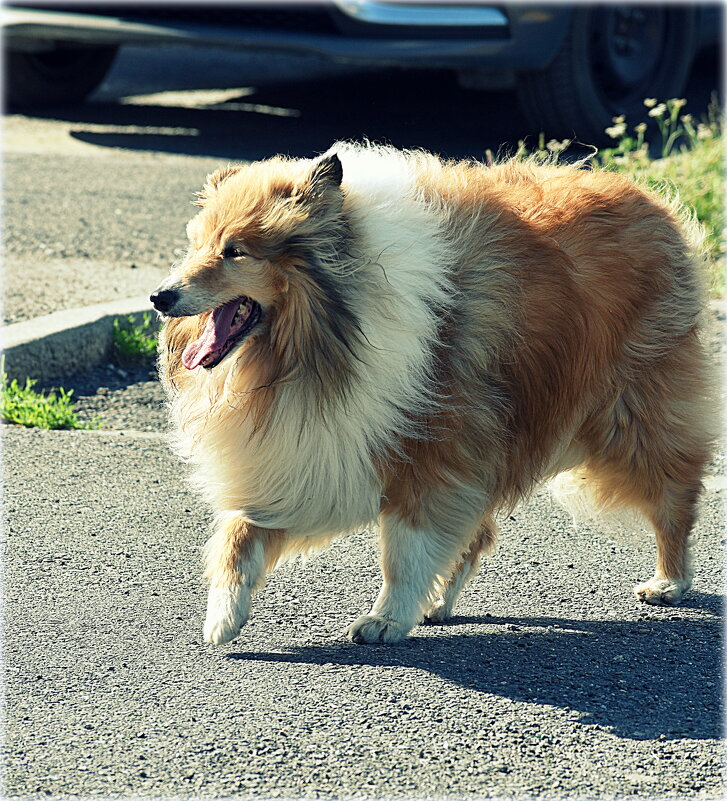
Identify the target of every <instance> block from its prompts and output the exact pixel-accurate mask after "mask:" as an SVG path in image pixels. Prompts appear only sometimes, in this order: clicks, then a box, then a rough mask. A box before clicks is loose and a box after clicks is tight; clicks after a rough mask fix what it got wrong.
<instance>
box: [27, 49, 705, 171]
mask: <svg viewBox="0 0 727 801" xmlns="http://www.w3.org/2000/svg"><path fill="white" fill-rule="evenodd" d="M181 57H182V56H179V55H177V56H175V58H181ZM157 58H158V59H159V61H158V62H150V63H151V64H152V66H153V64H154V63H158V64H159V67H160V69H161V68H165V69H168V67H169V65H168V64H167V63H166V62H165V61H164V59H168V58H171V57H169V56H164V55H163V54H162V55H160V56H157ZM187 58H188V59H189V58H193V54H192V55H188V56H187ZM715 63H716V61H715V56H714V54H710V53H707V54H705V55H703V56H702V57H700V59H698V60H697V62H695V66H694V69H693V74H692V78H691V80H690V84H689V86H688V88H687V91H686V93H685V94H686V96H687V97H688V98H689V104H688V107H687V109H686V110H688V111H690V112H691V113H692V114H693V115H694V116H695V117H699V116H700V115H702V114H703V113H705V112H706V109H707V105H708V103H709V99H710V96H711V94H712V92H713V90H714V89H719V88H720V79H719V72H720V71H719V69H716V68H715ZM202 75H204V72H203V73H202ZM172 77H173V76H170V77H169V79H168V80H172ZM193 77H194V78H195V80H193V81H192V77H190V78H189V81H191V83H190V84H189V85H190V87H192V89H193V91H200V90H202V89H203V87H204V81H203V80H200V77H199V76H198V75H196V74H195V75H194V76H193ZM253 79H254V76H253ZM178 84H179V81H177V83H174V86H177V85H178ZM180 85H181V84H180ZM215 87H216V89H219V88H220V84H219V83H218V84H215ZM237 87H238V88H239V83H238V84H237ZM182 91H184V90H182ZM233 91H234V89H233ZM100 97H101V98H102V99H101V100H100V101H96V102H89V103H86V104H85V105H81V106H75V107H63V108H55V109H43V110H40V109H36V110H28V111H26V112H25V113H26V114H27V115H28V116H35V117H36V118H38V119H43V118H45V119H55V120H60V121H64V122H67V123H70V124H71V129H70V136H71V137H73V138H74V139H76V140H79V141H82V142H85V143H88V144H92V145H96V146H99V147H105V148H124V149H128V150H143V151H154V152H162V153H176V154H186V155H200V156H202V155H203V156H211V157H217V158H222V159H231V160H235V159H240V160H248V159H249V160H253V159H259V158H265V157H268V156H271V155H273V154H276V153H283V154H291V155H296V156H313V155H315V154H317V153H320V152H322V151H323V150H325V149H327V147H328V146H329V145H330V144H331V143H332V142H334V141H336V140H338V139H355V140H361V139H369V140H371V141H376V142H385V143H389V144H392V145H395V146H396V147H421V148H425V149H427V150H431V151H434V152H437V153H439V154H441V155H443V156H445V157H452V158H465V157H473V156H474V157H476V158H482V157H483V156H484V155H485V151H486V150H491V151H492V152H493V153H498V152H499V151H501V149H504V152H513V151H514V150H515V149H516V148H517V143H518V141H519V140H521V139H525V140H527V142H528V144H529V146H531V147H536V146H537V144H538V133H539V132H538V131H537V130H533V128H532V126H531V125H529V124H528V122H527V121H526V120H525V118H524V117H523V116H522V114H521V112H520V110H519V108H518V104H517V98H516V95H515V93H514V92H513V91H499V92H494V91H489V92H487V91H477V90H473V89H467V88H464V87H462V86H461V85H460V84H459V83H458V81H457V79H456V77H455V75H454V73H452V72H449V71H443V70H416V71H408V70H403V69H396V68H389V69H369V70H364V71H355V70H352V71H351V72H350V73H343V74H334V75H322V76H321V75H318V76H315V75H312V76H306V75H305V74H302V75H297V76H296V75H291V76H287V75H286V76H285V77H277V78H273V79H272V80H271V79H261V80H259V81H257V83H253V85H251V86H248V87H245V88H244V89H243V90H242V92H241V93H240V94H239V95H234V94H231V95H226V96H225V98H224V100H223V101H221V102H213V103H210V104H209V105H203V106H197V107H192V108H190V107H187V106H182V105H174V100H173V99H172V100H171V101H167V102H166V103H165V104H161V103H159V104H155V103H154V98H155V97H156V95H152V96H151V97H150V98H149V99H148V100H144V101H143V103H144V104H143V105H142V104H135V103H130V102H124V100H123V97H121V96H119V97H115V96H114V95H113V94H110V95H109V94H108V93H106V94H104V93H101V95H100ZM103 98H105V99H103ZM546 138H547V137H546ZM582 144H583V147H576V146H573V147H572V148H571V154H572V156H573V157H574V158H577V157H580V156H583V155H585V154H587V153H588V152H590V151H591V150H592V149H591V148H589V147H586V145H588V143H582Z"/></svg>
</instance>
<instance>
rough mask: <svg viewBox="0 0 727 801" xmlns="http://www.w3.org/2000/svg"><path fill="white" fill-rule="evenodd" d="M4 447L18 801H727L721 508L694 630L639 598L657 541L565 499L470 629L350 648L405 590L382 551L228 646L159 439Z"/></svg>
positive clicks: (197, 537)
mask: <svg viewBox="0 0 727 801" xmlns="http://www.w3.org/2000/svg"><path fill="white" fill-rule="evenodd" d="M4 445H5V460H4V466H5V475H6V482H7V483H6V487H5V504H4V506H5V514H6V515H7V518H8V520H7V527H6V532H7V534H6V545H5V551H6V553H5V560H6V567H5V576H4V583H5V640H4V651H5V677H6V687H5V690H6V713H5V714H6V726H5V792H4V795H5V797H8V798H16V797H17V798H20V797H40V796H44V795H52V796H58V797H64V798H65V797H71V796H74V797H77V796H79V795H80V796H83V797H88V796H104V797H108V796H123V797H127V796H128V797H140V796H144V797H152V796H154V797H165V798H168V797H195V798H212V797H230V796H236V797H241V798H253V797H261V796H262V797H278V796H282V797H297V798H300V797H303V798H319V797H320V798H334V797H335V798H381V797H386V798H389V797H391V798H399V797H400V798H406V797H418V798H475V797H477V798H482V797H500V796H502V797H511V798H532V797H535V796H538V797H544V798H557V797H563V796H571V797H588V798H614V799H615V798H624V799H627V798H654V797H670V798H719V797H722V792H723V786H722V779H721V766H722V760H723V751H722V746H721V744H720V740H719V737H720V723H721V715H720V683H721V647H720V643H721V615H722V606H721V596H720V593H721V591H722V580H721V553H722V545H723V517H722V498H721V492H719V491H715V490H713V491H710V492H709V493H708V494H707V496H706V498H705V501H704V504H703V509H702V519H701V523H700V525H699V531H698V535H697V558H696V567H697V580H696V583H695V588H694V590H693V592H692V593H691V594H690V596H689V597H688V599H687V600H686V602H685V604H684V605H682V606H680V607H679V608H664V609H661V608H646V607H643V606H640V605H639V604H638V603H637V602H636V601H635V599H634V598H633V597H632V596H631V585H633V584H634V583H635V582H637V581H639V580H641V579H643V578H645V577H647V576H648V575H650V573H651V568H652V559H653V541H651V540H649V539H648V538H647V539H646V540H645V541H644V542H642V543H640V544H639V543H637V541H636V540H633V541H632V540H631V539H630V538H627V539H613V538H609V537H608V536H604V535H602V534H599V533H596V532H594V531H593V530H591V529H589V528H581V529H579V530H574V529H573V527H572V526H571V524H570V522H569V520H568V519H567V517H566V516H565V515H564V514H562V513H561V512H560V511H559V510H558V509H557V508H555V507H554V506H553V505H552V503H551V502H550V501H549V500H548V498H547V497H546V496H544V495H540V496H538V497H537V498H536V499H535V500H534V501H533V502H531V504H529V505H528V506H527V507H525V508H521V509H518V510H517V511H516V512H515V514H514V515H513V517H511V518H510V519H508V520H505V521H503V535H502V545H501V548H500V549H499V552H498V554H497V555H496V556H495V557H494V558H493V559H492V560H490V562H489V563H488V565H487V568H486V570H485V571H484V572H483V574H482V575H481V576H480V577H478V578H477V580H476V581H475V582H474V583H473V585H471V587H470V588H469V589H468V591H467V592H466V593H465V596H464V598H463V600H462V604H461V606H460V608H459V615H458V617H457V618H456V619H455V620H454V622H453V624H452V625H449V626H446V627H440V626H431V627H419V628H417V629H415V631H414V633H413V636H412V638H411V639H410V640H408V641H407V642H406V643H405V644H403V645H401V646H398V647H382V646H355V645H352V644H348V643H346V642H344V641H343V638H342V634H341V632H342V630H343V629H344V627H345V626H346V624H347V623H348V622H349V621H350V620H351V619H352V618H353V617H355V616H356V615H357V614H359V613H360V612H361V611H362V610H364V609H366V608H367V606H368V604H370V603H371V601H372V600H373V598H374V597H375V594H376V590H377V586H378V581H379V577H378V570H377V568H376V555H375V548H374V544H373V541H372V537H371V536H370V535H368V534H366V533H362V534H360V535H356V536H353V537H351V538H349V539H346V540H342V541H339V542H337V543H336V544H335V545H334V546H333V547H332V548H331V549H330V550H329V551H327V552H325V553H324V554H322V555H321V556H320V557H318V558H316V559H314V560H311V561H309V562H308V563H306V564H303V565H294V566H289V567H286V568H283V569H282V570H281V571H279V572H278V573H277V574H276V575H275V576H274V577H273V578H272V579H271V580H270V582H269V584H268V586H267V588H266V589H265V590H264V592H263V593H262V594H261V595H260V596H259V597H258V598H257V601H256V603H255V607H254V617H253V620H252V621H251V623H250V624H249V626H248V627H247V628H246V629H245V630H244V632H243V634H242V636H241V638H240V639H238V640H237V641H235V642H233V643H231V644H229V645H226V646H222V647H219V648H215V647H212V646H207V645H204V644H203V643H202V641H201V636H200V632H201V625H202V615H203V609H204V600H205V589H204V586H203V583H202V581H201V579H200V565H199V560H200V548H201V545H202V543H203V540H204V539H205V536H206V529H207V525H208V522H209V514H208V512H207V510H206V509H204V508H203V507H202V506H200V504H199V502H198V501H197V499H196V497H194V496H192V495H191V494H189V492H188V490H187V488H186V486H185V482H184V480H183V471H182V469H181V468H180V466H179V465H178V464H177V462H176V461H175V460H174V459H173V458H172V457H171V456H170V454H169V453H168V450H167V447H166V445H165V443H164V442H163V441H162V440H161V439H160V438H159V437H157V436H155V435H152V434H147V435H143V434H138V435H129V434H126V435H122V434H103V433H100V434H99V433H85V432H41V431H31V430H24V429H17V428H7V429H6V430H5V440H4ZM39 465H46V466H47V465H53V469H47V468H45V469H43V480H42V481H39V480H38V466H39Z"/></svg>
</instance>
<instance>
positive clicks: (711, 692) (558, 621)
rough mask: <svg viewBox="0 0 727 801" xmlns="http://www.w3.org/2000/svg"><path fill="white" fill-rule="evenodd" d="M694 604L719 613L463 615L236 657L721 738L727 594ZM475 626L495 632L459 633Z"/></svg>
mask: <svg viewBox="0 0 727 801" xmlns="http://www.w3.org/2000/svg"><path fill="white" fill-rule="evenodd" d="M692 605H696V606H699V607H700V608H702V609H708V610H710V611H714V612H715V616H714V617H712V618H710V619H708V620H706V621H700V622H695V621H693V620H685V619H683V618H681V617H680V616H679V615H678V608H676V609H675V610H674V614H673V615H670V616H669V617H668V618H664V619H661V620H656V621H655V620H639V621H616V620H600V621H592V620H588V621H586V620H575V619H567V618H562V617H497V618H496V617H489V616H488V617H467V618H464V617H460V618H454V619H453V621H452V623H450V624H449V625H448V626H447V627H446V628H445V627H437V628H439V629H440V631H441V632H442V633H441V634H439V633H437V634H436V635H435V636H428V637H417V630H416V629H415V630H414V634H413V636H412V637H410V638H409V639H408V640H406V641H404V642H403V643H401V644H400V645H396V646H383V645H369V646H364V645H353V644H350V643H340V644H339V643H336V644H332V645H327V646H320V647H311V646H308V647H300V648H291V649H290V650H289V651H288V652H285V653H254V652H234V653H230V654H228V658H229V659H233V660H240V661H242V662H246V661H258V662H259V661H264V662H278V663H279V662H288V663H308V664H323V663H333V664H338V665H370V666H387V667H403V668H412V669H416V670H424V671H428V672H429V673H432V674H434V675H436V676H438V677H439V678H441V679H443V680H444V681H447V682H450V683H452V684H455V685H458V686H460V687H463V688H466V689H468V690H474V691H477V692H482V693H487V694H493V695H499V696H503V697H507V698H510V699H512V700H515V701H522V702H527V703H536V704H546V705H552V706H555V707H560V708H564V709H569V710H573V711H577V712H579V713H581V714H582V715H583V717H582V718H581V720H580V723H581V724H591V725H593V724H595V725H599V726H604V727H607V728H609V729H610V730H611V731H612V732H613V733H614V734H616V735H618V736H620V737H624V738H628V739H634V740H656V739H668V740H670V739H673V740H680V739H685V738H688V739H715V738H719V737H720V736H721V720H722V714H721V696H720V687H721V683H722V682H721V675H722V655H721V642H722V623H721V619H720V617H719V616H718V612H719V611H721V605H722V598H721V596H717V595H709V594H695V596H694V597H693V598H692ZM677 618H678V619H677ZM465 624H469V625H471V624H476V625H487V626H488V627H489V628H490V631H488V633H484V634H459V635H458V634H457V633H456V630H457V627H458V625H465ZM493 626H495V627H496V628H495V629H494V630H492V628H491V627H493ZM450 632H451V633H450Z"/></svg>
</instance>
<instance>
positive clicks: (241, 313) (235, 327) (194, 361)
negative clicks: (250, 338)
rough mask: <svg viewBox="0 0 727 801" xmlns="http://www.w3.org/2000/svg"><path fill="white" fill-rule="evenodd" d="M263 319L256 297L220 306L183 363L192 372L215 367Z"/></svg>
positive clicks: (189, 347)
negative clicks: (200, 368) (198, 368)
mask: <svg viewBox="0 0 727 801" xmlns="http://www.w3.org/2000/svg"><path fill="white" fill-rule="evenodd" d="M261 317H262V309H261V308H260V304H259V303H256V302H255V301H254V300H253V299H252V298H246V297H244V296H243V297H239V298H235V300H231V301H230V302H229V303H225V304H223V305H222V306H218V307H217V308H216V309H215V310H214V311H213V312H212V314H210V316H209V318H208V320H207V325H205V328H204V331H203V332H202V336H201V337H200V338H199V339H196V340H195V341H194V342H192V343H191V344H189V345H187V347H186V348H185V349H184V353H182V364H183V365H184V366H185V367H186V368H187V369H188V370H194V368H195V367H199V365H202V367H206V368H208V369H209V368H210V367H214V366H215V365H216V364H219V363H220V362H221V361H222V359H224V358H225V356H226V355H227V354H228V353H229V352H230V351H231V350H232V348H233V347H234V346H235V345H237V343H238V342H241V341H242V340H243V339H244V338H245V337H246V336H247V335H248V334H249V333H250V332H251V331H252V329H253V328H255V326H256V325H257V324H258V323H259V322H260V318H261Z"/></svg>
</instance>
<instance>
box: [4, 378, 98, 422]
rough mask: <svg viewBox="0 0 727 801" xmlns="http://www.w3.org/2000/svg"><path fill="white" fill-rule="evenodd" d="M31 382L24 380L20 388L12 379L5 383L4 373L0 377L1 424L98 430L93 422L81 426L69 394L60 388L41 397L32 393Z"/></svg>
mask: <svg viewBox="0 0 727 801" xmlns="http://www.w3.org/2000/svg"><path fill="white" fill-rule="evenodd" d="M37 383H38V382H37V381H34V380H33V379H32V378H26V380H25V385H24V386H21V385H20V384H19V383H18V380H17V379H16V378H14V379H13V380H12V381H10V382H9V383H8V377H7V375H6V374H5V372H3V373H2V375H1V376H0V390H1V394H0V415H2V420H3V422H5V423H15V424H16V425H21V426H26V427H27V428H45V429H51V428H65V429H69V428H85V429H93V428H98V427H99V421H98V420H97V419H94V420H91V421H90V422H88V423H84V422H81V421H80V420H79V419H78V415H77V414H76V411H75V409H74V405H73V400H72V395H73V390H72V389H71V390H68V391H66V390H65V389H63V387H60V388H59V389H58V393H57V394H56V392H55V391H52V392H49V393H47V394H46V393H45V392H36V391H35V390H34V389H33V387H34V386H35V385H36V384H37Z"/></svg>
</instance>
